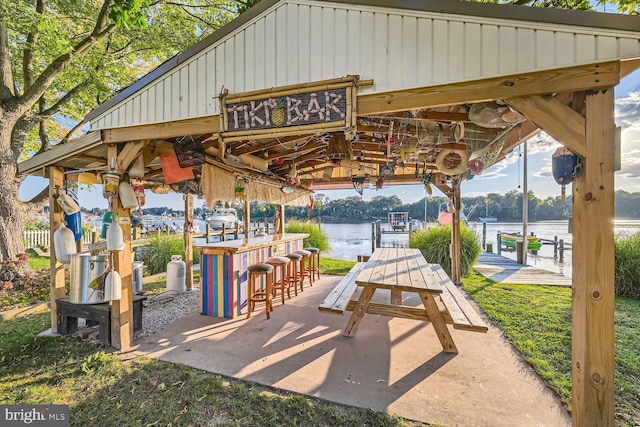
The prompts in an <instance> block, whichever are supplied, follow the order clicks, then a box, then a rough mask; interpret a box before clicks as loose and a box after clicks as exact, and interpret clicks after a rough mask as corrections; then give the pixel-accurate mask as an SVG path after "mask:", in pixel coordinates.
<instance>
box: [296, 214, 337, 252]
mask: <svg viewBox="0 0 640 427" xmlns="http://www.w3.org/2000/svg"><path fill="white" fill-rule="evenodd" d="M285 231H286V232H287V233H307V234H308V235H309V237H307V238H306V239H304V240H303V242H302V244H303V245H304V247H305V248H318V249H320V251H329V250H331V247H330V246H329V239H328V238H327V235H326V234H325V233H324V231H322V229H321V228H320V226H319V225H318V224H315V223H312V222H298V221H292V222H290V223H288V224H287V226H286V227H285Z"/></svg>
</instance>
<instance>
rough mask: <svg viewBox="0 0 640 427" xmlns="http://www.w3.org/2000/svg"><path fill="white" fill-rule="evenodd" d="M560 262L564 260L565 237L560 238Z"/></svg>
mask: <svg viewBox="0 0 640 427" xmlns="http://www.w3.org/2000/svg"><path fill="white" fill-rule="evenodd" d="M559 261H560V262H564V239H560V259H559Z"/></svg>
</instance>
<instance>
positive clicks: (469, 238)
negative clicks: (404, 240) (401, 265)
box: [409, 225, 480, 276]
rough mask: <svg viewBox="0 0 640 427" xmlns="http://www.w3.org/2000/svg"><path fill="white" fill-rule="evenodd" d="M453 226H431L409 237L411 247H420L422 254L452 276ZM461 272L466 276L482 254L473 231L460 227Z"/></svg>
mask: <svg viewBox="0 0 640 427" xmlns="http://www.w3.org/2000/svg"><path fill="white" fill-rule="evenodd" d="M450 245H451V226H450V225H447V226H442V227H430V228H428V229H426V230H424V229H422V230H419V231H417V232H415V233H413V234H412V235H411V237H410V238H409V247H410V248H416V249H420V252H422V255H423V256H424V258H425V259H426V260H427V262H430V263H432V264H440V265H441V266H442V268H444V270H445V271H446V272H447V274H448V275H449V276H451V256H450V253H449V246H450ZM460 250H461V257H460V258H461V259H460V273H461V274H462V275H463V276H466V275H467V273H468V272H469V271H471V268H472V267H473V264H474V263H475V262H476V260H477V259H478V256H479V255H480V245H479V244H478V242H477V240H476V235H475V233H474V232H473V231H471V230H469V229H468V228H467V227H465V226H461V227H460Z"/></svg>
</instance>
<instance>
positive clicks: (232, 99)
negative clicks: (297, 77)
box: [220, 76, 357, 141]
mask: <svg viewBox="0 0 640 427" xmlns="http://www.w3.org/2000/svg"><path fill="white" fill-rule="evenodd" d="M356 85H357V77H351V76H350V77H345V78H341V79H336V80H330V81H324V82H318V83H309V84H304V85H294V86H287V87H281V88H274V89H268V90H262V91H255V92H249V93H241V94H234V95H229V94H227V93H223V94H221V95H220V109H221V113H222V114H221V122H222V123H221V124H222V132H221V133H220V137H221V139H222V140H224V141H237V140H242V139H249V138H251V139H255V138H260V137H263V138H268V137H270V136H282V135H301V134H305V133H313V132H316V131H322V132H333V131H338V130H345V129H347V128H349V127H351V126H352V124H353V121H354V120H355V117H356V112H355V105H356Z"/></svg>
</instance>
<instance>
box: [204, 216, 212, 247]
mask: <svg viewBox="0 0 640 427" xmlns="http://www.w3.org/2000/svg"><path fill="white" fill-rule="evenodd" d="M204 232H205V233H206V234H207V236H206V239H207V243H211V240H209V239H210V234H211V226H210V225H209V222H208V221H207V223H206V224H205V225H204Z"/></svg>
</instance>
